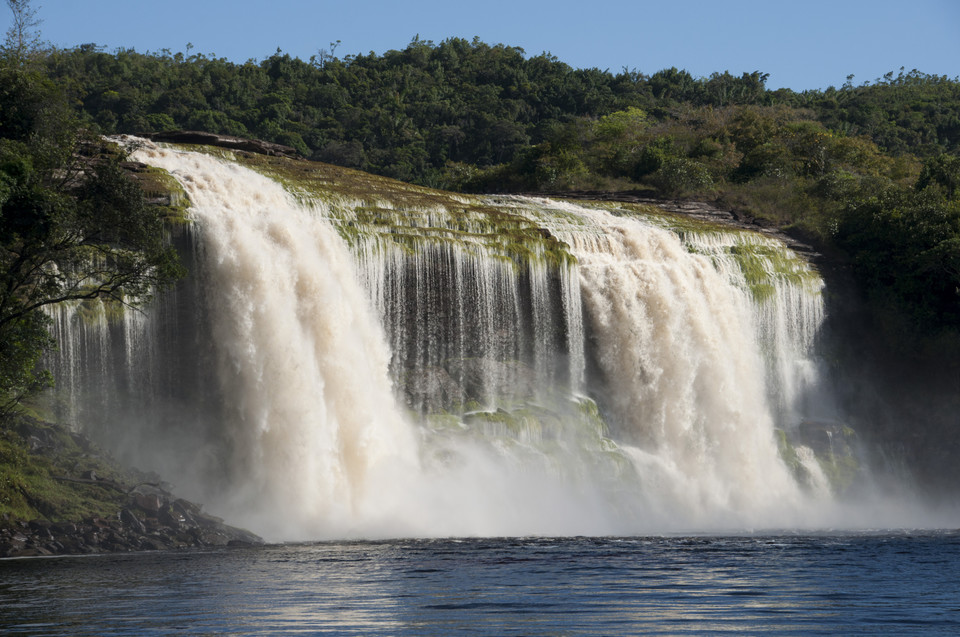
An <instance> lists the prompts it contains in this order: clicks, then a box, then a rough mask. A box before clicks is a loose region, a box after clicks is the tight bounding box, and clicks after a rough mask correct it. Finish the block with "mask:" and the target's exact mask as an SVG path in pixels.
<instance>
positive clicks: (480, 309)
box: [55, 145, 828, 539]
mask: <svg viewBox="0 0 960 637" xmlns="http://www.w3.org/2000/svg"><path fill="white" fill-rule="evenodd" d="M135 158H136V159H138V160H140V161H144V162H146V163H149V164H151V165H153V166H157V167H160V168H163V169H166V170H168V171H169V172H170V173H171V174H173V175H174V176H175V177H176V178H177V179H178V180H179V181H180V182H181V183H182V185H183V187H184V189H185V190H186V191H187V193H188V196H189V198H190V202H191V208H190V215H191V218H192V220H193V227H192V228H191V229H189V230H187V231H186V232H187V233H188V237H187V238H188V239H189V240H190V241H189V243H190V245H192V246H194V249H193V250H192V251H191V250H185V251H184V252H185V255H186V256H187V257H189V258H190V259H192V260H194V261H195V263H194V264H193V265H194V267H193V270H194V273H193V274H192V275H191V278H190V281H189V282H188V283H187V284H185V285H184V286H181V288H180V289H179V290H178V291H177V292H176V293H174V294H171V295H168V296H167V297H165V298H163V299H161V300H160V302H159V303H157V304H156V305H155V307H153V308H151V309H150V310H149V311H148V312H147V313H146V315H143V316H140V317H139V318H137V319H132V320H131V319H125V320H127V321H128V323H130V324H129V325H128V327H127V328H126V330H125V333H118V331H117V329H116V328H111V327H109V326H108V325H107V324H105V323H103V324H101V323H97V322H96V321H99V320H100V319H96V320H94V321H89V320H88V321H87V322H86V323H84V322H83V321H79V320H78V318H77V317H78V311H77V309H76V308H62V309H61V310H60V312H59V315H58V320H57V322H56V325H57V333H56V336H57V338H58V339H60V341H61V343H66V344H67V347H66V348H65V350H64V356H61V357H60V359H59V360H58V361H56V363H57V367H58V369H55V372H56V374H57V376H58V377H59V378H60V379H61V383H62V384H63V383H64V380H63V379H65V378H66V379H70V378H72V379H73V380H74V382H70V381H69V380H67V382H66V386H65V389H68V390H71V391H72V397H71V398H70V399H69V400H68V401H67V402H68V404H70V405H72V407H71V409H72V411H70V412H68V413H70V414H71V415H72V417H73V418H74V419H75V421H76V422H77V423H78V425H79V426H82V427H84V428H85V429H87V430H90V431H93V432H96V433H97V434H98V436H99V437H100V439H101V440H106V439H110V440H112V441H113V442H114V443H115V444H113V446H114V447H115V448H117V449H119V450H121V452H124V453H126V456H127V457H128V459H130V460H132V461H134V462H136V463H138V464H140V465H141V466H153V467H154V468H156V469H157V470H158V471H159V472H160V473H161V474H162V475H164V476H165V477H168V479H171V478H170V477H169V476H175V477H176V482H177V487H178V488H180V489H187V490H188V495H189V496H192V497H195V498H200V499H202V500H204V501H206V502H208V503H209V504H210V506H212V507H214V508H215V509H216V510H217V511H219V512H222V513H223V514H225V515H227V516H229V517H230V519H231V520H232V521H237V522H240V523H244V524H248V525H249V526H251V527H252V528H253V529H254V530H257V531H260V532H262V533H265V534H267V535H268V536H271V537H274V538H284V539H291V538H319V537H332V536H344V535H367V536H370V535H375V536H387V535H431V536H436V535H459V534H466V535H495V534H499V535H507V534H531V533H534V534H581V533H583V534H612V533H621V534H628V533H638V532H659V531H670V530H678V529H691V528H697V529H705V528H714V529H715V528H719V527H722V528H744V527H756V526H783V525H792V524H799V523H800V522H801V521H803V520H804V519H805V516H806V515H807V513H808V511H807V509H808V507H809V506H810V505H811V502H813V501H814V500H815V499H817V498H825V497H828V496H827V494H826V485H825V484H823V481H814V480H811V481H809V483H810V485H812V486H810V485H808V487H806V488H803V487H802V486H801V485H798V483H797V481H796V479H795V478H794V475H793V474H792V473H791V471H790V469H789V468H788V466H787V464H785V463H784V461H783V459H782V458H781V456H782V450H778V443H777V438H776V435H775V429H776V428H784V427H786V426H788V421H789V422H792V423H795V422H796V421H798V420H799V418H801V417H802V415H803V414H806V413H809V412H807V411H804V409H805V407H804V406H803V397H804V396H808V395H810V393H811V392H812V391H813V389H814V387H815V385H816V383H815V378H814V374H813V372H812V371H811V370H812V367H813V363H812V362H811V359H810V347H811V344H812V339H813V335H814V334H815V331H816V329H817V328H818V326H819V323H820V321H821V320H822V306H821V305H820V304H819V300H818V293H819V287H818V286H819V284H818V279H816V277H815V276H814V275H813V274H812V273H811V272H810V271H809V269H807V270H803V276H802V277H801V278H802V279H803V280H804V283H803V284H798V283H796V281H793V282H791V279H790V277H781V278H780V279H778V278H777V277H772V278H769V277H768V279H764V281H763V282H760V283H758V282H757V281H754V280H751V275H750V273H749V271H748V270H747V269H746V268H744V267H743V264H742V263H741V264H740V265H739V266H736V261H737V258H740V260H741V261H743V255H744V254H747V253H749V255H750V256H751V258H753V259H754V260H756V257H757V254H762V255H765V256H764V258H767V257H769V256H770V254H771V253H772V252H771V251H774V250H781V251H783V250H785V248H782V247H781V246H779V245H776V244H774V242H772V241H770V242H766V243H764V242H763V241H760V240H753V239H746V238H744V236H743V233H732V232H731V233H728V234H727V235H726V236H727V238H726V239H723V240H719V239H717V236H721V235H722V234H723V233H717V234H716V235H711V234H710V233H700V234H697V233H693V234H688V236H686V237H685V240H684V241H681V239H680V238H679V237H678V235H677V233H675V232H670V231H668V230H664V229H662V228H658V227H655V224H653V223H650V222H643V221H641V220H639V219H636V218H632V217H624V216H614V215H612V214H610V213H609V212H607V211H603V210H600V209H596V208H586V207H582V206H574V205H572V204H564V203H560V202H555V201H549V200H533V199H523V198H505V199H503V200H500V201H497V202H495V201H492V200H491V201H487V202H486V203H485V204H484V205H486V206H490V207H493V208H495V209H496V211H497V212H496V215H500V216H499V217H497V218H498V219H500V223H507V222H509V223H510V224H512V225H511V226H510V227H511V232H514V233H515V235H516V237H520V239H516V237H514V239H511V240H510V241H512V243H510V245H507V244H506V242H507V239H506V238H505V233H503V232H498V231H497V228H491V227H490V225H489V223H487V222H485V221H482V219H480V217H479V216H477V215H476V214H474V213H475V211H472V210H466V211H463V212H462V213H457V214H459V215H460V216H459V217H458V218H457V219H458V220H457V221H456V223H457V224H460V225H458V226H457V229H456V230H455V231H453V230H450V228H451V227H452V226H453V225H456V224H455V223H454V216H455V213H454V212H452V211H447V210H445V209H442V208H437V207H434V208H430V209H427V210H423V211H421V213H422V214H421V217H422V219H421V221H422V222H417V221H414V220H411V219H407V220H405V219H402V218H401V217H402V215H401V214H400V213H399V212H398V211H388V214H387V213H385V215H384V216H380V217H377V218H378V219H380V220H381V221H379V222H378V223H380V225H379V226H377V227H374V226H376V224H370V223H366V224H365V223H364V219H367V218H369V217H370V215H369V214H368V212H369V211H367V212H364V208H363V206H361V205H359V204H356V203H354V204H351V203H344V202H342V201H341V202H340V203H338V204H336V205H328V204H325V203H323V202H321V201H319V200H315V201H312V202H308V203H306V204H304V203H301V202H298V201H297V200H295V199H294V198H293V197H292V196H291V195H290V194H289V193H287V192H286V191H285V190H284V189H283V188H282V187H281V186H280V185H279V184H278V183H277V182H276V181H273V180H271V179H269V178H267V177H264V176H262V175H261V174H259V173H256V172H253V171H251V170H249V169H246V168H242V167H241V166H239V165H237V164H236V163H234V162H230V161H226V160H220V159H216V158H214V157H212V156H209V155H205V154H200V153H192V152H185V151H178V150H173V149H166V148H158V147H155V146H152V145H147V146H146V147H144V148H143V149H141V150H139V151H137V152H136V153H135ZM369 207H370V206H367V208H369ZM363 215H366V217H363ZM386 217H390V218H391V219H393V221H391V224H395V225H396V227H387V225H385V224H384V223H383V222H382V219H383V218H386ZM478 219H480V220H478ZM404 224H406V225H404ZM484 224H487V225H484ZM344 236H346V237H347V239H348V241H344V239H343V237H344ZM757 241H759V243H756V242H757ZM751 242H754V243H751ZM754 244H756V245H761V246H762V248H763V249H762V250H759V251H758V250H756V249H754V248H756V245H754ZM544 246H546V247H544ZM774 246H775V247H774ZM754 265H756V264H754ZM735 266H736V267H735ZM801 269H802V268H801ZM811 281H812V282H813V283H810V282H811ZM764 286H766V287H764ZM758 297H762V298H758ZM117 351H122V352H125V353H124V354H122V355H119V356H118V355H117V354H114V352H117ZM97 352H99V353H97ZM71 370H72V371H71ZM71 374H72V375H71ZM94 378H99V379H108V380H101V381H97V382H99V383H100V386H99V387H98V388H95V387H93V386H92V385H93V384H94V383H93V380H92V379H94ZM117 378H121V379H122V380H116V379H117ZM78 379H85V380H78ZM109 379H113V380H109ZM111 383H112V385H111ZM161 386H162V387H164V388H166V389H164V390H162V391H161V390H160V389H157V388H158V387H161ZM105 387H106V389H105ZM137 387H139V390H138V389H137ZM71 388H72V389H71ZM97 392H99V395H101V396H102V395H103V393H104V392H106V393H107V394H111V393H115V394H117V396H118V397H117V398H112V399H110V400H106V401H101V403H100V404H98V405H95V406H92V407H91V406H90V405H84V400H85V399H86V398H88V397H89V396H90V395H91V394H96V393H97ZM120 395H123V397H122V398H120V397H119V396H120ZM404 404H405V405H404ZM138 405H139V407H138ZM98 423H100V424H101V426H98ZM123 433H125V434H127V435H122V434H123ZM800 455H801V456H803V457H806V454H805V453H803V454H800ZM817 487H819V489H818V488H817Z"/></svg>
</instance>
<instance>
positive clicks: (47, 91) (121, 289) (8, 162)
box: [0, 67, 181, 417]
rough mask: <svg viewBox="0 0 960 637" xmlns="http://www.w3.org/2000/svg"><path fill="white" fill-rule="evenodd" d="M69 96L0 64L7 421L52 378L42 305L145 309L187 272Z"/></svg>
mask: <svg viewBox="0 0 960 637" xmlns="http://www.w3.org/2000/svg"><path fill="white" fill-rule="evenodd" d="M99 145H100V142H99V140H96V139H84V138H83V135H82V133H81V132H80V130H79V128H78V126H77V123H76V121H75V118H74V116H73V114H72V112H71V111H70V109H69V107H68V105H67V102H66V99H65V97H64V96H63V94H62V93H61V92H60V91H59V89H58V88H57V87H56V86H55V85H54V84H53V83H52V82H50V81H49V80H48V79H46V78H44V77H43V76H41V75H39V74H38V73H35V72H31V71H29V70H26V69H24V68H20V67H13V68H11V67H5V68H4V67H0V417H2V416H3V415H6V414H8V413H9V412H10V410H11V409H12V408H13V407H14V406H15V405H16V404H17V403H18V402H19V401H20V400H21V399H22V398H23V397H24V396H25V395H27V394H28V393H30V392H31V391H33V390H35V389H37V388H39V387H42V386H44V385H46V384H48V383H49V376H48V375H47V374H46V373H45V372H43V371H42V370H40V369H39V368H38V367H37V365H38V362H39V360H40V358H41V356H42V354H43V352H44V351H45V350H46V349H47V348H49V347H50V346H51V344H52V342H51V339H50V337H49V334H48V333H47V331H46V326H47V323H48V319H47V317H46V315H45V314H44V313H43V311H42V310H43V309H44V308H46V307H48V306H51V305H53V304H56V303H62V302H66V301H75V300H83V299H110V300H113V301H115V302H117V303H122V304H125V305H138V304H140V303H143V302H145V301H146V300H147V299H149V298H150V296H151V294H152V293H153V292H154V291H156V290H157V289H160V288H162V287H164V286H165V285H167V284H169V283H170V282H172V281H173V280H174V279H175V278H177V277H178V276H179V275H180V274H181V269H180V266H179V264H178V261H177V258H176V254H175V252H174V250H173V248H172V247H170V246H169V245H166V244H165V242H164V233H163V218H162V213H161V211H160V210H159V209H157V208H153V207H150V206H147V205H146V204H145V201H144V196H143V192H142V190H141V189H140V187H139V185H137V184H136V183H135V182H134V181H132V180H131V179H130V178H129V177H128V176H127V175H126V174H125V173H124V171H123V169H122V166H121V159H122V156H121V155H120V154H118V153H114V154H113V156H112V157H107V158H99V157H95V156H90V155H92V153H88V156H86V157H85V156H83V154H82V153H81V151H82V150H84V149H90V148H94V147H96V146H99Z"/></svg>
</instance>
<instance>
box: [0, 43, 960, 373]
mask: <svg viewBox="0 0 960 637" xmlns="http://www.w3.org/2000/svg"><path fill="white" fill-rule="evenodd" d="M22 44H23V43H22V42H21V45H22ZM188 48H189V47H188ZM335 50H336V46H335V45H331V48H330V49H328V50H324V51H321V52H319V53H318V54H317V55H316V56H313V57H311V58H310V59H309V60H301V59H298V58H294V57H291V56H290V55H288V54H285V53H283V52H282V51H280V50H278V51H277V52H276V53H275V54H274V55H272V56H270V57H268V58H266V59H264V60H260V61H258V60H249V61H247V62H245V63H242V64H238V63H234V62H231V61H228V60H226V59H223V58H216V57H213V56H207V55H202V54H196V53H193V54H191V53H190V51H189V50H188V51H187V52H186V53H181V52H178V53H172V52H171V51H168V50H163V51H160V52H152V53H151V52H147V53H139V52H136V51H133V50H117V51H113V52H107V51H104V50H102V48H101V47H98V46H96V45H94V44H85V45H81V46H77V47H75V48H71V49H55V48H43V47H34V48H32V49H30V50H29V51H25V50H23V48H22V47H21V48H20V49H18V48H17V47H16V46H12V45H11V44H10V42H9V41H8V43H7V45H6V47H5V48H4V56H3V68H2V82H0V122H2V124H0V137H2V138H3V141H2V142H0V154H2V157H0V184H2V190H0V193H2V199H0V203H2V218H0V222H2V230H3V233H2V237H0V239H2V241H3V242H4V244H3V246H2V248H3V251H4V252H3V255H4V262H3V267H4V268H5V269H6V270H7V271H8V275H7V276H8V277H9V272H10V271H13V270H14V269H15V266H16V264H17V263H18V257H17V250H18V249H19V248H18V246H22V245H23V242H24V240H25V239H24V237H25V236H27V235H26V234H24V232H23V231H22V229H21V228H20V227H19V225H18V224H20V225H22V224H23V223H27V222H26V221H24V219H28V220H29V219H34V218H36V217H37V214H38V213H36V212H35V211H36V210H37V209H43V210H46V209H47V208H44V206H46V205H47V204H46V203H42V205H41V203H38V201H40V200H41V199H42V200H43V202H46V201H47V200H46V199H43V197H47V195H50V193H53V195H50V196H51V197H53V196H54V195H56V197H55V198H54V200H55V201H56V202H58V203H57V206H59V208H57V209H59V210H61V211H62V210H64V209H69V210H72V211H74V212H73V213H71V215H68V217H69V219H70V223H71V224H74V226H75V225H76V224H78V223H80V221H78V218H79V219H81V220H82V219H84V218H83V217H82V215H81V212H82V211H83V210H85V209H88V208H89V206H90V204H89V197H107V198H108V199H110V200H111V201H113V202H114V204H116V202H117V201H118V198H117V197H116V196H115V195H116V193H117V189H118V188H119V186H117V185H116V184H115V183H114V182H115V180H113V181H111V179H113V178H112V177H111V176H110V174H108V172H109V171H107V169H106V168H101V169H99V170H100V172H98V173H97V174H98V175H99V174H100V173H103V175H102V179H103V180H105V183H107V182H109V183H107V185H108V186H109V187H106V186H105V187H104V188H106V189H104V188H101V189H100V190H96V189H94V190H93V191H92V192H91V191H90V189H91V186H90V185H89V184H88V185H86V186H84V187H83V188H79V187H73V186H71V185H70V182H69V180H64V179H57V177H58V176H62V175H63V174H65V173H64V170H65V169H66V168H67V167H73V168H71V169H74V168H76V158H77V157H78V156H79V154H82V153H79V151H80V150H81V149H82V148H85V147H88V146H89V144H88V143H87V142H85V143H84V144H81V140H84V139H86V140H88V141H89V140H92V139H96V138H97V136H99V135H107V134H115V133H146V132H157V131H170V130H177V129H186V130H198V131H206V132H212V133H221V134H229V135H237V136H243V137H250V138H256V139H262V140H265V141H269V142H275V143H280V144H284V145H287V146H290V147H292V148H294V149H296V151H297V152H298V153H300V154H301V155H302V156H304V157H306V158H309V159H312V160H317V161H323V162H329V163H333V164H338V165H341V166H346V167H352V168H358V169H361V170H364V171H369V172H373V173H376V174H380V175H385V176H389V177H393V178H396V179H400V180H405V181H408V182H413V183H417V184H422V185H426V186H431V187H436V188H443V189H448V190H455V191H468V192H524V193H553V194H562V193H564V192H570V191H629V192H636V193H641V194H644V195H646V196H650V197H656V198H669V199H679V198H684V199H696V200H702V201H709V202H714V203H715V204H716V205H718V206H720V207H722V208H725V209H728V210H732V211H734V212H735V213H737V214H738V215H740V216H742V217H745V218H749V219H752V220H755V221H756V222H758V223H761V224H766V225H770V226H775V227H778V228H780V229H783V230H785V231H787V232H791V233H794V234H796V235H799V236H801V237H802V238H803V239H804V240H806V241H808V242H810V243H812V244H814V245H815V246H816V247H817V248H818V249H819V250H821V251H824V252H828V253H830V255H831V257H832V258H833V259H835V260H837V261H839V262H841V263H843V264H844V267H846V268H848V269H849V270H850V271H851V272H852V275H853V277H854V279H855V280H856V281H857V283H858V285H859V287H860V289H861V291H862V292H863V294H864V297H865V298H866V299H868V302H869V303H870V304H871V307H872V308H873V309H874V311H875V312H876V313H878V314H880V315H883V316H888V317H890V320H888V321H884V323H886V324H888V325H890V326H894V327H891V328H890V329H892V330H902V329H903V327H904V326H906V327H907V329H908V331H911V332H913V333H918V334H924V335H927V336H931V337H932V338H935V339H941V340H938V342H949V343H954V344H956V342H957V341H958V338H957V334H958V333H960V202H958V185H960V81H958V79H956V78H953V79H951V78H947V77H939V76H931V75H926V74H924V73H922V72H920V71H916V70H912V71H905V70H904V69H900V70H899V71H898V72H891V73H888V74H887V75H885V76H884V77H882V78H878V79H876V80H874V81H872V82H865V83H862V84H859V85H854V84H853V82H852V76H851V77H850V78H849V79H848V82H847V83H846V84H844V85H843V86H841V87H839V88H834V87H831V88H828V89H826V90H823V91H804V92H794V91H791V90H787V89H779V90H769V89H767V88H766V86H765V82H766V79H767V75H766V74H764V73H762V72H760V71H755V72H750V73H743V74H741V75H739V76H737V75H735V74H732V73H730V72H727V71H724V72H717V73H713V74H712V75H710V76H709V77H703V78H695V77H693V76H691V75H690V74H689V73H688V72H686V71H683V70H678V69H676V68H671V69H665V70H660V71H657V72H656V73H653V74H652V75H646V74H644V73H641V72H639V71H634V70H627V69H624V70H622V71H621V72H619V73H611V72H609V71H601V70H598V69H575V68H571V67H570V66H569V65H567V64H565V63H563V62H562V61H560V60H558V59H557V58H556V57H553V56H551V55H549V54H541V55H534V56H528V55H526V53H525V52H524V51H523V50H522V49H520V48H517V47H511V46H506V45H502V44H496V45H490V44H487V43H484V42H481V41H479V40H478V39H474V40H473V41H468V40H464V39H457V38H454V39H449V40H445V41H443V42H440V43H434V42H431V41H424V40H420V39H418V38H415V39H414V40H413V41H411V42H410V44H409V45H408V46H407V47H406V48H405V49H403V50H399V51H387V52H386V53H384V54H382V55H379V54H374V53H370V54H367V55H347V56H344V57H342V58H341V57H337V56H336V55H335ZM52 149H56V151H57V152H52ZM109 184H114V185H112V186H110V185H109ZM42 193H45V194H42ZM41 194H42V196H41ZM85 197H86V198H88V203H83V201H84V198H85ZM68 200H69V201H73V202H74V203H71V204H69V205H67V204H65V203H64V202H66V201H68ZM24 202H26V203H24ZM76 202H80V203H76ZM117 205H119V204H116V205H115V206H114V208H116V207H117ZM23 206H26V208H25V209H29V210H33V211H34V212H31V213H30V214H33V215H34V216H33V217H25V216H24V214H23V210H21V208H22V207H23ZM120 207H121V208H122V206H120ZM133 208H134V209H135V210H138V211H139V210H140V207H139V204H138V205H134V206H133ZM78 211H79V212H78ZM44 214H46V213H44ZM138 214H141V213H138ZM78 215H80V217H78ZM115 218H120V217H119V216H117V217H115ZM44 219H46V217H44ZM56 219H57V221H58V223H59V222H60V221H61V220H62V216H61V217H56ZM86 222H90V219H89V218H86ZM30 223H32V222H30ZM37 223H38V224H40V223H41V222H40V221H37ZM146 223H147V222H146V221H144V222H143V224H146ZM143 224H141V225H140V226H138V227H137V228H136V229H135V230H136V231H135V232H131V233H121V234H122V235H123V236H122V237H119V238H121V239H123V240H127V239H130V241H127V243H130V244H131V245H130V246H127V247H132V248H133V249H139V248H140V247H145V249H146V250H147V253H146V254H148V257H147V258H146V262H149V263H160V264H162V265H163V267H162V268H161V269H160V272H162V273H163V275H162V276H160V277H158V282H160V283H163V282H166V281H168V280H169V279H170V278H171V275H172V274H174V273H175V268H174V267H173V266H172V265H171V264H170V262H169V256H170V255H168V254H167V253H165V252H163V250H162V249H161V248H160V247H159V246H156V245H153V244H150V242H149V241H147V240H146V238H145V236H146V235H145V234H144V232H145V229H146V228H149V227H153V226H149V224H147V225H143ZM37 227H41V228H44V229H48V228H49V227H50V225H49V224H48V225H42V224H41V225H39V226H33V229H36V228H37ZM31 231H32V230H31ZM99 232H106V230H104V229H103V228H101V229H100V230H99ZM138 233H139V234H138ZM122 243H123V241H121V242H120V244H122ZM98 245H100V244H98ZM112 245H119V244H117V243H116V242H115V243H114V244H112ZM124 254H130V253H129V252H125V253H124ZM145 271H146V270H143V271H142V272H145ZM142 272H141V274H142ZM144 283H145V281H144V280H143V279H142V277H141V278H137V277H136V276H135V277H133V279H131V280H130V281H129V282H127V285H128V286H132V287H134V288H136V287H137V286H140V287H141V288H142V285H143V284H144ZM146 283H151V282H150V281H146ZM10 285H12V284H8V287H9V286H10ZM121 288H122V285H121V284H118V286H117V287H116V290H113V289H111V290H110V292H111V293H116V294H119V293H121V292H122V289H121ZM84 293H93V292H91V291H89V290H86V291H85V292H84ZM96 293H100V292H96ZM11 298H13V299H15V298H17V297H16V295H13V296H11ZM4 311H6V310H4ZM28 314H29V313H28ZM17 318H18V320H19V319H21V318H22V316H20V315H17ZM4 320H5V319H4ZM3 325H4V324H0V327H3ZM18 325H20V326H21V327H22V328H23V329H27V328H30V326H29V325H26V324H24V323H19V324H18ZM35 327H36V326H33V328H35ZM33 328H31V329H33ZM4 329H5V328H4ZM34 337H36V338H39V337H38V336H37V335H36V334H34ZM943 339H945V340H943ZM5 340H6V339H5ZM24 360H26V361H28V362H29V360H33V359H30V357H27V358H26V359H24ZM21 371H22V370H21ZM31 378H32V377H31ZM21 380H22V379H21ZM33 380H34V381H35V380H36V379H33ZM24 382H25V381H24ZM21 384H23V383H22V382H21Z"/></svg>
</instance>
